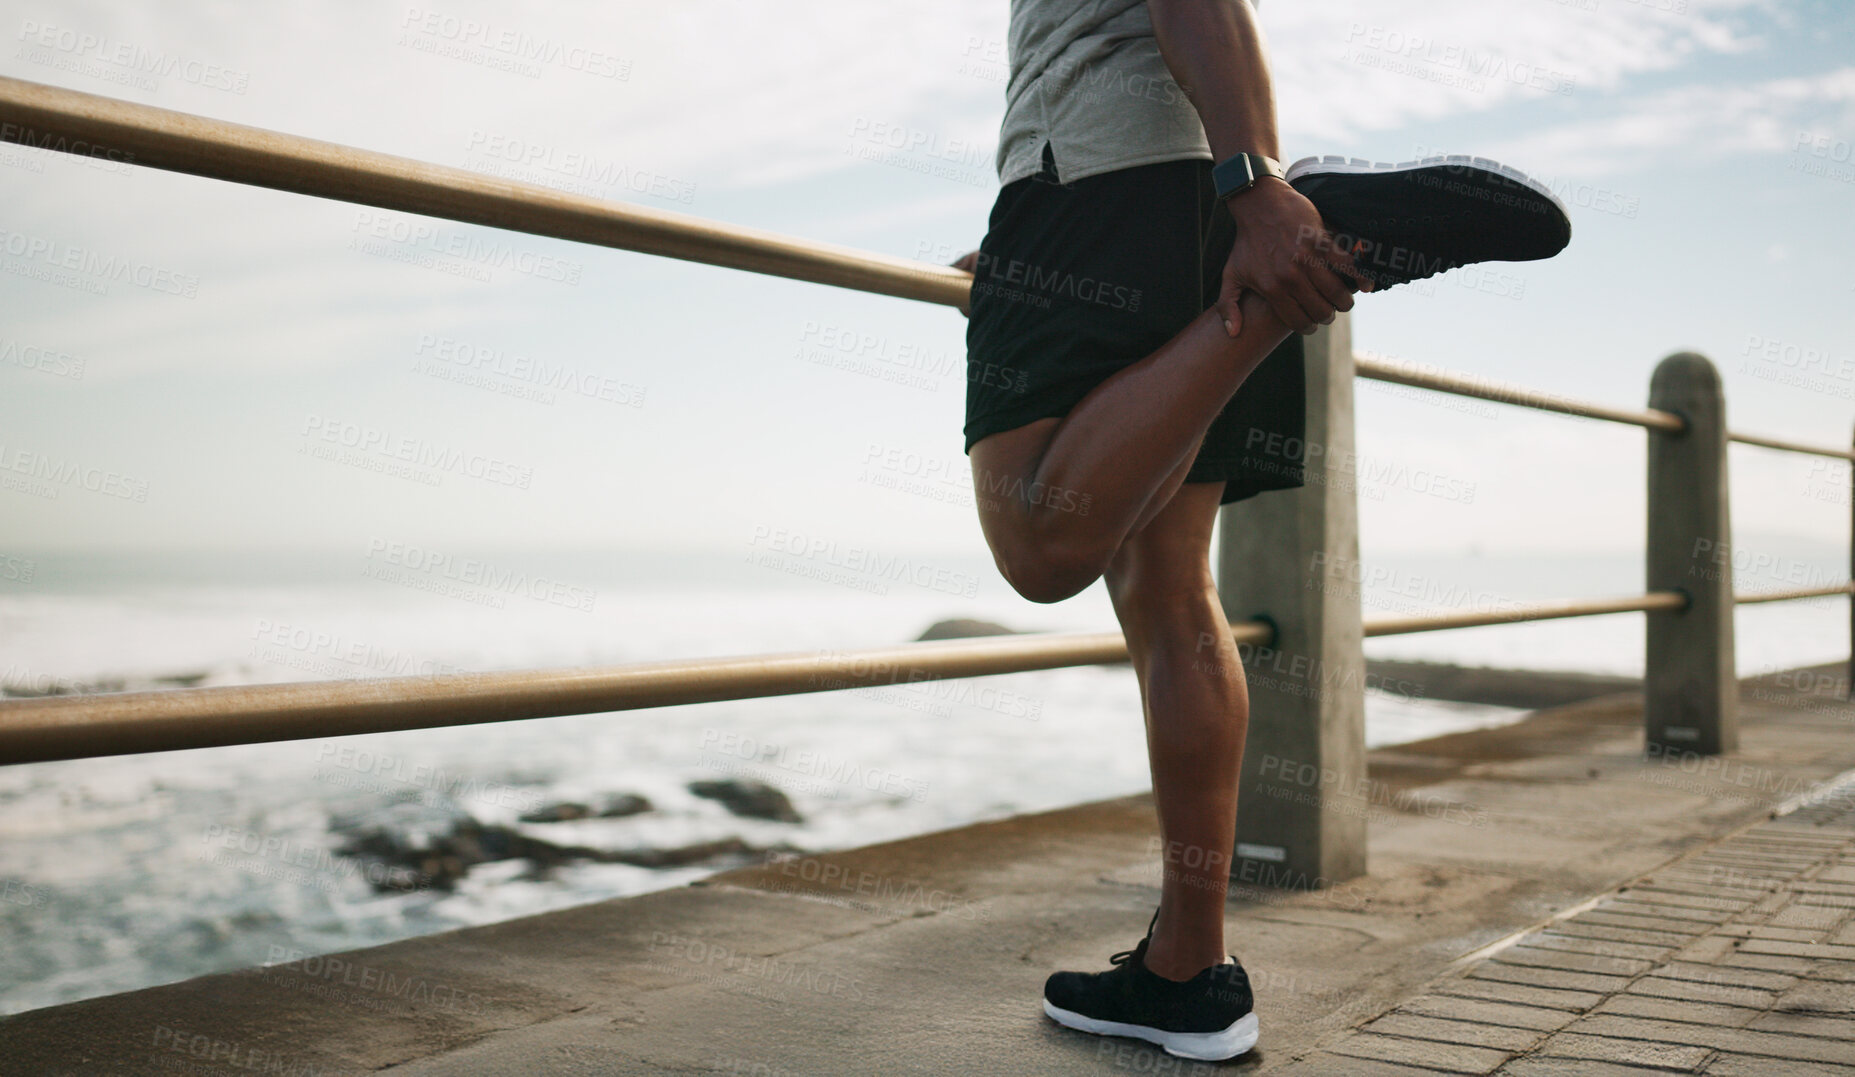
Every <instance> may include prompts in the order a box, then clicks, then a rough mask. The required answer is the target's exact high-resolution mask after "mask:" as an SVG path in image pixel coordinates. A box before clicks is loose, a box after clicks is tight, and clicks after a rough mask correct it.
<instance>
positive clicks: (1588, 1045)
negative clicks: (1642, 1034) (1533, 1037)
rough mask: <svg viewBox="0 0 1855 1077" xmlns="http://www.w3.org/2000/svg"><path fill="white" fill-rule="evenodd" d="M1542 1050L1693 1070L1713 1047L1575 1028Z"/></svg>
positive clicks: (1554, 1053) (1561, 1033)
mask: <svg viewBox="0 0 1855 1077" xmlns="http://www.w3.org/2000/svg"><path fill="white" fill-rule="evenodd" d="M1538 1053H1539V1054H1542V1055H1559V1056H1562V1057H1564V1058H1589V1059H1594V1060H1596V1061H1599V1062H1621V1063H1625V1064H1628V1065H1634V1066H1661V1067H1664V1068H1666V1069H1672V1070H1687V1071H1689V1072H1693V1070H1694V1069H1695V1068H1696V1067H1698V1066H1699V1065H1700V1064H1701V1063H1702V1062H1704V1061H1706V1059H1707V1056H1708V1055H1710V1054H1712V1053H1713V1050H1712V1048H1709V1047H1697V1046H1694V1045H1693V1044H1685V1043H1652V1042H1649V1041H1647V1040H1626V1039H1613V1038H1611V1037H1608V1036H1585V1035H1580V1034H1578V1033H1573V1032H1559V1033H1555V1034H1554V1035H1553V1036H1552V1037H1551V1038H1549V1039H1547V1040H1546V1042H1545V1043H1542V1044H1540V1046H1539V1051H1538Z"/></svg>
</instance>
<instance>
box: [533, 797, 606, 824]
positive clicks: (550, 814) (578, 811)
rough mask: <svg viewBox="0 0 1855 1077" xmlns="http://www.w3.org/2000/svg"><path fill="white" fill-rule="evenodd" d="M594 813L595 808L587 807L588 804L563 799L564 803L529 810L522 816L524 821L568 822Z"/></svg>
mask: <svg viewBox="0 0 1855 1077" xmlns="http://www.w3.org/2000/svg"><path fill="white" fill-rule="evenodd" d="M592 813H593V810H592V809H591V808H589V807H587V806H586V805H584V804H576V803H574V802H573V801H570V800H569V801H563V802H562V803H559V804H548V805H545V806H543V807H540V808H537V809H535V810H534V811H531V812H529V813H528V814H527V815H524V816H522V822H524V823H566V822H571V821H573V820H575V819H585V818H587V817H589V816H591V815H592Z"/></svg>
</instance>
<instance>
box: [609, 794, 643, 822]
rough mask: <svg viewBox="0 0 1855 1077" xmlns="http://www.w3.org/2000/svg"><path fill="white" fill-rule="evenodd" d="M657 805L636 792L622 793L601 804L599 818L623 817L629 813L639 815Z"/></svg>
mask: <svg viewBox="0 0 1855 1077" xmlns="http://www.w3.org/2000/svg"><path fill="white" fill-rule="evenodd" d="M655 808H656V805H654V804H652V803H651V802H650V801H649V800H646V799H645V798H644V797H641V796H639V795H637V794H636V793H620V794H618V795H617V796H615V797H611V798H609V799H607V800H606V802H605V803H604V804H602V805H600V806H599V818H601V819H622V818H624V817H625V816H627V815H637V814H640V813H642V812H647V811H653V810H655Z"/></svg>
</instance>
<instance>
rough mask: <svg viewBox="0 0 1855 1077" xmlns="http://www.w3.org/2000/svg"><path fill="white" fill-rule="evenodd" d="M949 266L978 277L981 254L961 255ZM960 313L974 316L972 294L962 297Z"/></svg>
mask: <svg viewBox="0 0 1855 1077" xmlns="http://www.w3.org/2000/svg"><path fill="white" fill-rule="evenodd" d="M948 264H950V265H952V266H953V268H955V269H964V270H965V271H966V272H968V273H972V274H975V275H976V274H977V273H978V272H979V252H978V251H967V252H966V253H965V254H962V255H960V257H959V258H958V259H957V260H955V261H953V262H950V263H948ZM960 313H961V314H964V315H966V316H967V317H968V318H971V317H972V316H973V297H972V292H970V291H968V292H967V293H966V295H965V296H963V297H962V299H961V302H960Z"/></svg>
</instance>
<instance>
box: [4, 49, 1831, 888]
mask: <svg viewBox="0 0 1855 1077" xmlns="http://www.w3.org/2000/svg"><path fill="white" fill-rule="evenodd" d="M0 141H7V142H13V143H18V144H21V145H26V146H35V147H38V148H41V149H48V150H55V151H62V152H67V153H74V154H80V155H89V156H103V157H107V158H108V159H110V160H113V161H126V162H129V163H134V164H138V165H143V166H146V167H151V168H159V169H165V170H168V171H173V172H182V173H188V174H192V175H197V176H205V177H210V178H214V179H220V180H226V181H229V182H235V183H242V184H248V185H253V186H259V187H268V188H272V189H275V190H281V191H291V192H295V193H299V194H307V195H313V196H317V197H322V198H331V199H337V200H341V201H345V202H352V203H356V204H360V205H367V206H374V207H377V208H382V209H390V210H397V211H404V212H409V213H418V214H424V215H428V216H433V217H441V218H445V219H449V220H454V221H460V222H464V223H469V224H477V225H486V226H490V227H495V228H503V229H508V230H512V231H518V232H526V233H529V234H533V235H539V236H548V237H553V238H557V239H566V240H572V241H576V242H583V243H592V244H597V245H600V246H606V247H613V248H618V249H623V250H630V251H637V252H641V253H646V254H654V255H660V256H664V257H670V258H678V259H682V260H686V261H694V262H701V263H706V264H709V265H715V266H723V267H728V268H734V269H743V270H748V271H751V272H755V273H761V274H766V275H770V276H777V277H785V278H789V279H793V280H801V281H810V282H814V283H819V284H829V285H833V286H837V287H843V288H850V289H855V290H859V291H865V292H872V293H877V294H882V295H890V296H897V297H901V298H906V299H916V300H920V301H923V302H929V303H938V304H944V305H947V306H954V307H960V308H962V309H964V307H965V305H966V302H967V297H968V295H969V293H970V290H971V285H972V278H971V277H970V276H969V275H968V274H966V273H964V272H961V271H959V270H956V269H953V268H951V267H947V266H937V265H928V264H922V263H917V262H912V261H909V260H906V259H902V258H896V257H891V256H886V255H877V254H870V253H866V252H862V251H856V250H851V249H848V248H843V247H836V246H830V245H826V244H820V243H812V242H808V241H804V240H800V239H795V238H792V237H787V236H782V235H777V234H774V233H770V232H764V231H757V230H753V229H748V228H741V227H736V226H733V225H726V224H721V223H717V222H713V221H706V220H702V219H700V218H696V217H691V216H687V215H683V214H676V213H668V212H663V211H659V210H652V209H646V208H641V207H637V206H631V205H625V204H621V203H613V202H607V201H602V200H598V199H593V198H587V197H582V196H579V195H574V194H569V193H565V192H562V191H557V190H553V189H550V188H546V187H541V186H536V185H532V184H526V183H520V182H515V181H510V180H504V179H499V178H495V177H491V176H485V175H481V174H478V173H475V172H470V171H466V170H463V169H457V168H448V167H443V166H439V165H433V164H428V163H425V162H421V161H414V160H409V159H406V158H401V157H394V156H391V155H388V154H382V153H376V152H372V151H368V150H362V149H357V148H354V147H348V146H341V145H336V144H333V143H328V142H320V141H316V140H313V139H306V138H300V137H297V136H293V135H287V134H282V133H278V132H274V131H267V130H263V129H259V128H254V127H247V126H242V125H239V124H233V123H227V122H224V121H220V120H213V119H208V118H205V117H200V116H194V115H189V114H186V113H181V112H174V111H170V110H167V109H160V108H155V107H152V106H148V105H141V104H135V103H132V102H127V101H120V100H116V99H113V98H108V97H102V96H98V95H94V94H87V93H81V92H78V91H73V90H66V89H61V88H57V87H52V86H46V85H41V84H38V83H33V82H26V81H22V80H18V79H11V78H0ZM1677 358H1681V357H1677ZM1693 358H1698V357H1693ZM1703 362H1704V361H1703ZM1343 365H1344V366H1345V368H1346V369H1347V370H1348V371H1350V372H1351V373H1352V374H1356V376H1358V377H1363V378H1371V379H1376V380H1381V381H1387V382H1395V383H1399V384H1403V385H1408V386H1413V387H1418V388H1423V389H1427V390H1433V391H1437V392H1443V393H1451V394H1456V395H1461V396H1468V397H1476V398H1479V399H1483V400H1489V401H1494V402H1498V403H1504V404H1510V405H1514V406H1519V407H1528V408H1533V409H1536V410H1542V411H1548V412H1558V413H1562V414H1567V415H1576V416H1582V417H1586V418H1592V419H1598V420H1603V421H1609V422H1617V423H1623V424H1629V425H1635V426H1640V427H1643V428H1645V429H1646V430H1648V431H1649V432H1650V435H1651V438H1652V445H1653V444H1654V439H1656V438H1662V439H1664V441H1665V443H1667V444H1675V443H1679V442H1683V441H1690V440H1692V439H1693V438H1694V437H1696V436H1698V426H1697V424H1698V423H1699V422H1700V421H1699V420H1698V419H1697V418H1696V417H1695V415H1693V414H1689V413H1686V412H1683V411H1681V410H1679V409H1673V408H1667V407H1650V408H1647V409H1625V408H1615V407H1610V406H1606V405H1601V404H1594V403H1589V402H1583V401H1577V400H1571V399H1567V398H1564V397H1560V396H1557V395H1555V394H1551V393H1545V392H1541V391H1538V390H1533V389H1528V388H1525V387H1520V386H1512V385H1506V384H1502V383H1497V382H1492V381H1488V380H1486V379H1481V378H1475V377H1471V376H1468V375H1463V374H1453V373H1447V372H1439V371H1413V370H1408V369H1403V368H1400V367H1399V366H1397V365H1396V364H1391V363H1384V362H1380V361H1377V360H1373V359H1368V358H1357V359H1355V358H1354V357H1353V356H1352V355H1351V350H1350V346H1348V347H1347V348H1346V349H1345V355H1344V363H1343ZM1664 365H1665V366H1666V365H1667V364H1664ZM1707 369H1708V370H1711V367H1710V366H1709V367H1708V368H1707ZM1660 379H1661V374H1659V373H1658V384H1659V381H1660ZM1346 393H1347V395H1346V401H1347V404H1346V415H1345V422H1346V423H1347V424H1350V422H1351V415H1350V389H1348V390H1346ZM1719 433H1720V434H1721V436H1722V438H1723V440H1722V442H1721V443H1722V444H1723V443H1724V440H1731V441H1736V442H1740V443H1743V444H1748V445H1756V446H1762V447H1766V448H1772V449H1779V450H1786V451H1792V452H1800V453H1810V454H1815V455H1820V456H1828V457H1835V458H1839V459H1855V453H1852V452H1850V451H1849V450H1843V449H1833V448H1825V447H1820V446H1812V445H1804V444H1798V443H1794V442H1790V441H1786V440H1781V439H1776V438H1767V437H1762V436H1755V435H1749V434H1740V433H1728V432H1725V431H1724V429H1723V428H1722V429H1721V430H1720V431H1719ZM1346 436H1347V439H1348V444H1350V425H1348V428H1347V434H1346ZM1329 455H1331V454H1329ZM1654 470H1655V464H1654V463H1653V461H1652V464H1651V471H1652V475H1653V473H1654ZM1652 484H1653V479H1652ZM1718 484H1719V494H1720V499H1719V500H1720V504H1719V506H1718V508H1719V509H1720V511H1722V512H1723V510H1724V479H1723V477H1721V478H1719V479H1718ZM1703 485H1704V484H1703ZM1701 494H1702V495H1703V500H1704V495H1705V494H1706V491H1705V490H1702V491H1701ZM1278 496H1285V495H1278ZM1319 496H1326V497H1332V496H1337V495H1335V494H1334V493H1333V492H1332V491H1331V490H1326V491H1323V492H1321V494H1320V495H1319ZM1684 496H1685V495H1684ZM1234 507H1235V506H1233V508H1234ZM1652 524H1653V521H1652ZM1226 537H1227V538H1228V529H1226ZM1713 537H1714V539H1715V540H1718V541H1724V540H1725V538H1726V532H1725V531H1724V530H1721V531H1720V532H1719V533H1718V534H1716V535H1714V536H1713ZM1354 541H1355V543H1356V535H1355V537H1354ZM1652 556H1653V551H1652ZM1292 572H1294V573H1296V574H1297V578H1298V574H1300V573H1302V572H1304V567H1303V566H1296V567H1293V568H1292ZM1729 576H1730V573H1729ZM1728 582H1729V584H1730V580H1729V581H1728ZM1851 586H1852V585H1848V584H1843V585H1838V586H1835V587H1828V588H1814V589H1802V590H1792V591H1779V592H1769V593H1762V594H1746V595H1733V594H1732V593H1731V592H1730V589H1729V590H1727V591H1726V592H1725V601H1726V604H1727V605H1729V606H1730V605H1731V604H1732V603H1734V602H1737V603H1764V602H1778V601H1786V600H1792V599H1800V598H1810V597H1821V596H1827V595H1839V594H1848V593H1850V592H1851ZM1715 605H1717V603H1715ZM1695 606H1696V595H1695V592H1694V591H1693V590H1690V589H1688V588H1686V587H1683V588H1680V589H1669V588H1664V589H1660V590H1651V591H1649V592H1648V593H1646V594H1642V595H1636V596H1629V597H1624V598H1614V599H1581V600H1571V601H1561V602H1550V603H1534V604H1528V605H1516V606H1513V607H1511V608H1507V609H1502V610H1497V611H1476V612H1470V613H1439V614H1430V615H1423V616H1410V617H1396V618H1385V619H1375V620H1371V621H1363V620H1360V619H1359V617H1358V612H1357V606H1356V605H1355V608H1354V610H1353V613H1352V617H1353V620H1354V622H1355V623H1356V624H1357V628H1356V630H1355V632H1356V636H1364V637H1377V636H1389V635H1396V634H1402V633H1413V632H1427V631H1436V630H1440V629H1449V628H1464V627H1471V626H1479V625H1494V624H1511V623H1519V622H1526V621H1540V620H1548V619H1554V618H1566V617H1584V616H1597V615H1602V614H1611V613H1621V612H1644V613H1647V614H1649V615H1650V617H1651V623H1652V625H1653V624H1654V623H1655V619H1656V617H1657V616H1658V615H1668V616H1674V617H1676V618H1683V617H1690V616H1695V614H1694V613H1692V611H1693V610H1694V609H1695ZM1709 616H1713V617H1714V618H1715V619H1716V620H1717V612H1716V613H1714V614H1710V615H1709ZM1280 631H1281V629H1280V625H1279V623H1277V622H1276V621H1275V620H1274V619H1271V621H1270V623H1263V622H1261V621H1251V620H1247V619H1243V618H1233V636H1234V638H1235V640H1236V642H1237V643H1239V644H1244V645H1249V646H1251V647H1274V646H1278V645H1279V644H1280V640H1279V639H1278V635H1279V634H1280ZM1726 631H1727V633H1728V642H1729V646H1728V649H1727V650H1728V654H1729V655H1730V619H1729V623H1728V627H1727V628H1726ZM1652 634H1653V630H1652ZM1354 649H1355V650H1356V645H1354ZM1317 657H1319V656H1318V655H1317ZM1355 657H1356V656H1355ZM1126 658H1127V648H1126V643H1125V641H1124V639H1123V638H1122V636H1121V634H1120V633H1118V632H1106V633H1091V634H1044V635H1015V636H993V637H983V638H977V639H966V640H952V641H938V642H931V643H914V644H905V645H899V646H894V647H879V648H863V649H858V650H849V651H837V652H823V653H798V654H769V655H751V656H742V657H734V658H712V659H695V660H684V661H668V662H649V663H638V664H632V665H624V666H616V667H609V668H602V669H585V670H533V671H513V672H494V673H480V674H459V675H446V676H435V677H406V678H383V679H378V680H368V681H337V682H308V683H295V684H277V685H251V686H239V687H222V688H195V689H175V690H170V691H160V692H129V693H117V694H99V695H84V696H69V697H52V698H44V699H31V700H22V701H8V702H5V703H0V764H9V763H23V762H31V761H41V760H51V759H70V758H79V757H87V756H97V755H115V754H124V753H132V752H148V751H166V750H173V749H179V748H197V747H209V746H220V745H229V744H241V743H252V742H258V741H274V740H289V739H298V738H306V737H318V736H337V735H344V734H353V733H370V732H383V731H387V730H403V729H420V728H432V727H438V726H447V725H465V724H473V723H480V722H492V721H509V720H516V719H525V718H539V717H550V716H559V715H568V714H587V713H601V712H607V711H619V710H630V709H638V708H647V707H661V706H670V705H676V704H686V703H700V702H712V701H717V700H728V699H747V698H757V697H763V696H773V695H783V694H792V693H799V692H817V691H835V690H840V689H845V688H856V687H868V686H876V685H884V684H893V683H899V682H903V681H914V680H932V679H944V678H955V677H975V676H986V675H992V674H1001V673H1014V672H1023V671H1029V670H1038V669H1053V668H1060V667H1067V666H1079V665H1090V664H1098V663H1106V662H1116V661H1124V660H1126ZM1651 691H1652V694H1653V687H1652V689H1651ZM1322 705H1323V706H1325V705H1326V704H1325V703H1323V704H1322ZM1256 729H1257V726H1256V724H1255V723H1254V722H1253V723H1252V736H1254V735H1255V730H1256ZM1343 747H1344V745H1343ZM1347 750H1348V751H1351V749H1350V748H1348V749H1347ZM1715 750H1719V749H1717V748H1716V749H1715ZM1352 754H1354V755H1357V756H1359V757H1360V759H1361V760H1362V758H1363V749H1362V748H1361V749H1360V750H1359V751H1357V752H1353V753H1352ZM1349 765H1350V764H1349ZM1358 766H1359V767H1361V768H1362V767H1363V762H1362V761H1360V762H1359V763H1358ZM1247 784H1248V779H1247V777H1246V785H1247ZM1317 810H1318V809H1317ZM1322 825H1324V824H1322ZM1361 825H1363V824H1362V823H1361ZM1290 844H1292V843H1290ZM1315 844H1316V845H1319V844H1320V843H1319V842H1318V841H1317V842H1316V843H1315ZM1263 848H1271V847H1268V846H1265V847H1263ZM1297 855H1298V854H1297ZM1361 855H1362V854H1361ZM1265 858H1267V857H1265ZM1283 858H1285V859H1286V860H1288V861H1289V862H1293V861H1294V860H1295V859H1296V857H1295V856H1288V855H1287V854H1284V857H1283ZM1283 858H1278V859H1283ZM1329 859H1331V858H1329ZM1322 862H1323V863H1324V862H1325V861H1322Z"/></svg>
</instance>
